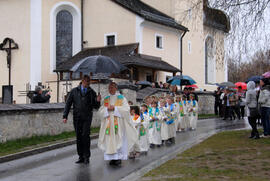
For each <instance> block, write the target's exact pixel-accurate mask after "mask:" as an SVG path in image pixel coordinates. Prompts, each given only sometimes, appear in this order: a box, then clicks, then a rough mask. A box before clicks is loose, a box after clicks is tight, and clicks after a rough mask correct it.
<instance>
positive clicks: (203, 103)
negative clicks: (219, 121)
mask: <svg viewBox="0 0 270 181" xmlns="http://www.w3.org/2000/svg"><path fill="white" fill-rule="evenodd" d="M198 97H199V102H198V105H199V114H215V109H214V106H215V97H214V95H213V93H210V92H208V93H198Z"/></svg>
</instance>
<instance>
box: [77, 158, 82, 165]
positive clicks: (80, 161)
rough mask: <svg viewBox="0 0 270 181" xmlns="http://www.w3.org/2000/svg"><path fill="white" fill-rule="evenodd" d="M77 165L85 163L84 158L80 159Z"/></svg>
mask: <svg viewBox="0 0 270 181" xmlns="http://www.w3.org/2000/svg"><path fill="white" fill-rule="evenodd" d="M75 163H76V164H80V163H84V159H83V158H79V160H78V161H76V162H75Z"/></svg>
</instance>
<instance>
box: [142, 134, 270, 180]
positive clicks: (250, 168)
mask: <svg viewBox="0 0 270 181" xmlns="http://www.w3.org/2000/svg"><path fill="white" fill-rule="evenodd" d="M249 135H250V131H229V132H222V133H219V134H217V135H214V136H212V137H210V138H208V139H207V140H205V141H203V142H202V143H201V144H198V145H196V146H194V147H192V148H191V149H188V150H187V151H185V152H183V153H182V154H179V155H178V156H177V157H176V158H175V159H173V160H170V161H168V162H166V163H165V164H163V165H161V166H160V167H158V168H156V169H154V170H152V171H150V172H149V173H147V174H146V175H145V176H144V177H143V178H142V179H141V180H144V181H145V180H172V181H173V180H188V181H189V180H191V181H193V180H194V181H195V180H207V181H208V180H237V181H242V180H243V181H264V180H265V181H269V180H270V138H264V139H259V140H254V139H249V138H248V136H249Z"/></svg>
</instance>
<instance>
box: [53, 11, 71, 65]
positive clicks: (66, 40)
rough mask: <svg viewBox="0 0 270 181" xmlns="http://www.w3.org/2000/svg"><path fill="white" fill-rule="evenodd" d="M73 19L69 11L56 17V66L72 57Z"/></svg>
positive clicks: (61, 12) (60, 12)
mask: <svg viewBox="0 0 270 181" xmlns="http://www.w3.org/2000/svg"><path fill="white" fill-rule="evenodd" d="M72 30H73V17H72V14H71V13H70V12H69V11H67V10H61V11H59V12H58V13H57V16H56V66H58V65H59V64H60V63H62V62H64V61H66V60H68V59H69V58H71V56H72V36H73V35H72V34H73V32H72Z"/></svg>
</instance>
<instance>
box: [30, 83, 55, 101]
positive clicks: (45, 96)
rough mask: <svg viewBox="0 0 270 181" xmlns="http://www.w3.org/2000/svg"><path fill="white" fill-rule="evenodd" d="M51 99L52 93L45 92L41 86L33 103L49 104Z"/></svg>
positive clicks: (36, 90) (37, 88)
mask: <svg viewBox="0 0 270 181" xmlns="http://www.w3.org/2000/svg"><path fill="white" fill-rule="evenodd" d="M50 98H51V95H50V92H43V90H42V88H41V87H40V86H38V87H36V89H35V94H34V96H33V98H32V103H48V102H49V100H50Z"/></svg>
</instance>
